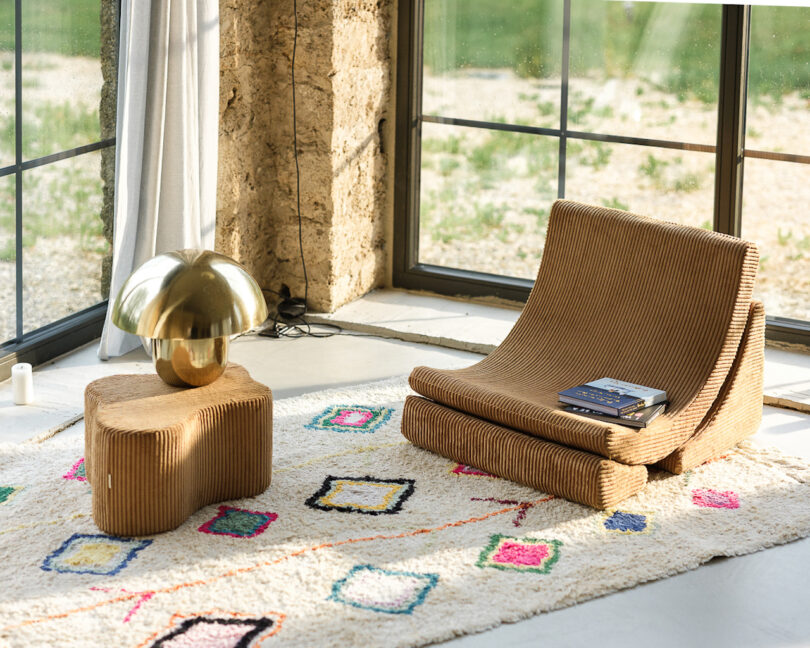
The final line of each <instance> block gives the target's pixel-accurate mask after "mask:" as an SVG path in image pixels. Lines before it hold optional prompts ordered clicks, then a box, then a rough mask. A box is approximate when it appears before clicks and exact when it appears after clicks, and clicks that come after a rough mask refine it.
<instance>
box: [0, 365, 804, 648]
mask: <svg viewBox="0 0 810 648" xmlns="http://www.w3.org/2000/svg"><path fill="white" fill-rule="evenodd" d="M407 393H409V390H408V387H407V384H406V382H405V380H404V379H399V380H394V381H387V382H384V383H376V384H371V385H365V386H360V387H354V388H351V389H346V390H333V391H329V392H322V393H320V394H316V395H311V396H306V397H300V398H293V399H288V400H282V401H279V402H277V403H276V404H275V416H274V459H273V465H274V472H273V482H272V485H271V486H270V488H268V489H267V491H265V492H264V493H262V494H261V495H259V496H257V497H253V498H248V499H241V500H236V501H229V502H222V503H218V504H212V505H210V506H206V507H204V508H203V509H201V510H200V511H198V512H197V513H195V514H194V515H193V516H192V517H191V518H190V519H189V520H188V521H187V522H186V523H185V524H183V525H182V526H181V527H180V528H178V529H177V530H175V531H172V532H169V533H164V534H159V535H154V536H150V537H143V538H120V537H114V536H110V535H107V534H104V533H102V532H101V531H100V530H99V529H98V528H97V527H96V526H95V525H94V524H93V519H92V516H91V515H90V510H91V492H90V488H89V486H88V484H87V482H86V480H85V478H84V466H83V457H82V454H83V444H82V442H81V440H80V439H62V440H60V439H59V438H58V437H57V438H55V439H51V440H48V441H45V442H43V443H41V444H22V445H14V446H5V447H2V448H0V582H2V584H3V585H2V588H0V644H2V645H9V646H15V647H16V646H62V647H64V646H82V647H83V648H87V647H89V646H105V647H108V646H122V647H124V646H130V647H133V648H134V647H136V646H137V647H157V646H161V647H163V648H168V647H171V648H180V647H185V646H195V647H205V646H216V647H217V648H227V647H237V646H238V647H241V648H246V647H249V646H250V647H253V646H266V647H272V646H417V645H423V644H426V643H431V642H436V641H441V640H444V639H449V638H451V637H454V636H458V635H461V634H465V633H470V632H476V631H480V630H484V629H486V628H489V627H492V626H495V625H498V624H499V623H502V622H505V621H516V620H519V619H521V618H525V617H527V616H531V615H533V614H537V613H540V612H544V611H548V610H553V609H556V608H561V607H565V606H568V605H572V604H574V603H576V602H579V601H584V600H586V599H590V598H593V597H596V596H600V595H603V594H607V593H609V592H613V591H616V590H619V589H622V588H626V587H631V586H633V585H635V584H638V583H642V582H644V581H649V580H652V579H657V578H662V577H664V576H668V575H671V574H675V573H678V572H682V571H685V570H688V569H693V568H695V567H697V566H699V565H700V564H701V563H703V562H705V561H707V560H709V559H710V558H712V557H714V556H731V555H739V554H744V553H749V552H753V551H756V550H758V549H762V548H764V547H768V546H771V545H774V544H778V543H783V542H788V541H790V540H793V539H796V538H799V537H802V536H806V535H808V534H810V506H808V505H807V502H808V501H810V499H809V498H810V464H809V463H808V462H805V461H803V460H799V459H795V458H789V457H786V456H784V455H781V454H779V453H778V452H776V451H772V450H761V449H755V448H753V447H752V446H744V447H741V448H739V449H736V450H734V451H732V452H729V453H728V454H727V455H726V456H725V457H722V458H721V459H718V460H716V461H714V462H711V463H709V464H706V465H704V466H702V467H700V468H698V469H696V470H693V471H691V472H689V473H686V474H684V475H670V474H666V473H653V474H652V475H651V479H650V483H649V485H648V486H647V488H646V489H645V490H644V491H643V492H642V493H640V494H639V495H637V496H635V497H633V498H631V499H629V500H627V501H626V502H625V503H624V504H622V505H621V506H620V507H619V508H617V509H614V510H610V511H596V510H593V509H590V508H587V507H584V506H580V505H578V504H573V503H571V502H567V501H565V500H563V499H559V498H555V497H553V496H550V495H548V494H546V493H541V492H537V491H534V490H531V489H529V488H525V487H522V486H519V485H517V484H514V483H511V482H508V481H505V480H503V479H498V478H496V477H494V476H492V475H488V474H486V473H484V472H482V471H479V470H476V469H475V468H472V467H469V466H465V465H460V464H457V463H454V462H451V461H448V460H447V459H444V458H442V457H439V456H436V455H433V454H431V453H429V452H427V451H425V450H422V449H419V448H416V447H414V446H412V445H410V444H409V443H407V442H406V441H405V439H404V438H403V437H402V436H401V435H400V433H399V423H400V414H401V410H402V402H403V400H404V397H405V395H406V394H407Z"/></svg>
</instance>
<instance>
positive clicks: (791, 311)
mask: <svg viewBox="0 0 810 648" xmlns="http://www.w3.org/2000/svg"><path fill="white" fill-rule="evenodd" d="M403 5H404V6H403ZM400 6H401V9H400V34H399V37H400V46H399V56H400V60H399V67H398V73H399V76H398V87H397V91H398V113H399V117H400V119H399V123H398V133H397V142H398V159H397V191H398V193H397V201H396V204H397V242H396V248H397V250H396V251H397V255H396V262H395V282H396V283H397V284H399V285H402V286H405V287H413V288H416V287H420V288H428V289H431V290H435V291H438V292H445V293H450V294H464V293H466V294H475V295H482V294H494V295H499V296H502V297H507V298H512V299H522V298H525V296H526V295H527V294H528V289H529V287H530V285H531V280H532V279H533V278H534V277H535V275H536V273H537V267H538V265H539V261H540V258H541V256H542V250H543V241H544V235H545V227H546V223H547V219H548V214H549V210H550V207H551V204H552V202H553V201H554V200H555V199H556V198H563V197H564V198H571V199H574V200H581V201H584V202H590V203H595V204H602V205H606V206H610V207H618V208H621V209H628V210H632V211H636V212H638V213H642V214H648V215H651V216H656V217H660V218H662V219H666V220H675V221H679V222H682V223H686V224H689V225H694V226H697V227H704V228H707V229H715V230H718V231H723V232H726V233H730V234H735V235H740V234H742V235H744V236H745V237H746V238H750V239H752V240H755V241H756V242H757V243H759V245H760V251H761V255H762V262H761V264H760V272H759V278H758V283H757V296H758V297H760V298H762V299H764V301H765V304H766V311H767V312H768V313H769V315H770V316H771V318H770V320H769V322H770V327H769V329H770V333H771V334H772V335H773V334H776V335H782V337H783V338H784V339H790V340H792V341H798V340H802V339H804V340H807V339H808V338H805V337H803V336H804V335H805V333H806V332H810V326H808V325H807V324H806V321H807V320H810V210H808V209H807V207H806V205H807V204H808V201H809V200H810V194H808V191H810V103H808V102H810V94H808V88H810V9H805V8H798V9H797V8H790V9H787V8H776V7H755V8H754V9H753V11H751V10H750V9H749V8H748V7H742V6H727V7H722V6H720V5H705V4H692V5H689V4H682V3H660V2H608V1H605V0H515V1H513V2H509V3H502V2H495V0H423V1H422V2H415V3H401V5H400ZM747 79H750V82H747ZM746 113H747V119H746ZM743 170H744V172H745V173H744V176H743ZM743 178H744V182H743Z"/></svg>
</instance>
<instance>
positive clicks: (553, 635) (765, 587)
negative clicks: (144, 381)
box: [0, 335, 810, 648]
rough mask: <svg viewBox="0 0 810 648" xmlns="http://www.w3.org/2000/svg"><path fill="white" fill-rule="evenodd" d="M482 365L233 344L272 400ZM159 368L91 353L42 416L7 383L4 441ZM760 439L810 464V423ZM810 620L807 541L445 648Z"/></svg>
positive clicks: (379, 352) (787, 642)
mask: <svg viewBox="0 0 810 648" xmlns="http://www.w3.org/2000/svg"><path fill="white" fill-rule="evenodd" d="M480 357H481V356H479V355H476V354H474V353H469V352H465V351H459V350H451V349H447V348H440V347H436V346H431V345H427V344H418V343H413V342H404V341H398V340H388V339H379V338H376V337H359V336H351V335H341V336H336V337H332V338H327V339H311V338H307V339H298V340H288V339H270V338H263V337H258V336H255V335H247V336H243V337H242V338H239V339H238V340H236V341H235V342H234V344H233V347H232V355H231V359H232V360H233V361H235V362H238V363H240V364H243V365H244V366H245V367H247V368H248V370H249V371H250V372H251V374H252V375H253V377H254V378H256V379H257V380H259V381H261V382H264V383H265V384H267V385H268V386H270V387H271V389H272V390H273V393H274V397H275V399H280V398H286V397H290V396H294V395H297V394H303V393H307V392H312V391H317V390H320V389H324V388H328V387H337V386H346V385H352V384H358V383H363V382H368V381H373V380H379V379H383V378H388V377H392V376H399V375H404V374H407V373H408V372H409V371H410V370H411V369H412V368H413V367H414V366H416V365H420V364H425V365H431V366H436V367H454V366H464V365H466V364H469V363H471V362H474V361H476V360H477V359H479V358H480ZM802 362H804V360H803V359H802ZM150 370H151V366H150V364H149V361H148V359H147V358H146V356H145V355H144V354H143V353H142V352H141V351H138V352H133V353H131V354H129V355H128V356H125V357H124V358H120V359H117V360H115V361H113V362H108V363H101V362H99V361H98V360H97V359H96V357H95V348H94V347H93V346H89V347H86V348H84V349H81V350H79V351H77V352H75V353H73V354H70V355H69V356H67V357H65V358H62V359H61V360H59V361H57V362H56V363H53V364H51V365H48V366H46V367H42V368H39V369H38V370H37V371H36V372H35V376H34V378H35V389H36V391H37V402H36V403H35V404H34V405H33V406H26V407H15V406H14V405H13V404H12V402H11V389H10V385H9V384H8V383H4V384H0V442H3V441H24V440H26V439H29V438H31V437H34V436H36V435H37V434H39V433H41V432H42V431H47V430H52V429H58V427H59V423H60V422H63V421H66V420H70V417H71V416H73V417H75V416H77V415H80V413H81V410H82V393H83V390H84V387H85V385H86V384H87V383H88V382H90V381H91V380H93V379H95V378H98V377H101V376H103V375H109V374H112V373H123V372H146V371H150ZM83 429H84V428H83V423H82V422H79V423H77V424H75V425H72V426H70V427H68V428H67V429H65V430H64V431H61V432H59V433H58V434H59V435H79V434H82V433H83ZM754 440H755V441H756V442H757V443H760V444H766V445H773V446H777V447H779V448H780V449H782V450H783V451H785V452H788V453H791V454H796V455H801V456H804V457H808V458H810V416H808V415H805V414H801V413H799V412H795V411H791V410H786V409H777V408H773V407H765V409H764V417H763V424H762V428H761V429H760V431H759V432H758V433H757V435H756V436H755V437H754ZM807 505H808V506H810V501H809V502H808V503H807ZM482 596H485V593H482ZM515 596H516V597H519V596H520V592H519V591H516V592H515ZM808 612H810V539H805V540H800V541H797V542H793V543H790V544H788V545H783V546H779V547H774V548H771V549H767V550H765V551H760V552H758V553H755V554H751V555H748V556H741V557H737V558H722V559H716V560H714V561H712V562H710V563H709V564H706V565H704V566H702V567H700V568H698V569H696V570H694V571H691V572H688V573H685V574H680V575H677V576H672V577H670V578H665V579H663V580H659V581H655V582H652V583H647V584H644V585H640V586H636V587H633V588H631V589H629V590H626V591H623V592H618V593H615V594H611V595H609V596H605V597H602V598H599V599H595V600H592V601H588V602H586V603H582V604H579V605H576V606H573V607H570V608H567V609H564V610H559V611H556V612H551V613H547V614H542V615H539V616H536V617H533V618H531V619H528V620H525V621H521V622H519V623H514V624H506V625H502V626H499V627H497V628H494V629H492V630H490V631H487V632H484V633H481V634H478V635H471V636H465V637H461V638H459V639H456V640H453V641H450V642H447V643H446V644H443V645H446V646H448V647H452V648H473V647H484V646H503V647H518V646H521V647H522V646H582V647H586V646H587V647H588V648H593V647H594V646H598V647H599V648H608V647H616V648H618V647H620V646H621V647H627V646H642V645H645V646H646V645H654V646H656V648H661V647H667V646H673V647H674V646H678V647H679V648H682V647H683V646H718V647H726V646H728V647H735V648H737V647H743V646H810V613H808Z"/></svg>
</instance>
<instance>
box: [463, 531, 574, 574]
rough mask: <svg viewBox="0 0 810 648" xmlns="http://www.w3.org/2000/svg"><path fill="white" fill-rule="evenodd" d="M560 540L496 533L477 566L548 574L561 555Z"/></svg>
mask: <svg viewBox="0 0 810 648" xmlns="http://www.w3.org/2000/svg"><path fill="white" fill-rule="evenodd" d="M560 547H562V542H561V541H560V540H540V539H537V538H513V537H510V536H505V535H501V534H500V533H496V534H494V535H492V536H491V537H490V540H489V544H488V545H487V546H486V548H485V549H484V550H483V551H482V552H481V554H480V555H479V556H478V561H477V562H476V563H475V564H476V566H478V567H481V568H482V569H483V568H484V567H494V568H495V569H504V570H514V571H526V572H535V573H537V574H547V573H548V572H550V571H551V567H552V566H553V565H554V563H556V562H557V560H558V559H559V557H560Z"/></svg>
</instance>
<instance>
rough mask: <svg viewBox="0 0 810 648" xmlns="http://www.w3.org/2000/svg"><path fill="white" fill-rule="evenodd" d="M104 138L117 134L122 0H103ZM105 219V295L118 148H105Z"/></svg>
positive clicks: (105, 292)
mask: <svg viewBox="0 0 810 648" xmlns="http://www.w3.org/2000/svg"><path fill="white" fill-rule="evenodd" d="M100 54H101V75H102V86H101V105H100V106H99V119H100V121H101V139H102V140H105V139H108V138H113V137H115V113H116V103H117V95H118V0H102V1H101V53H100ZM101 183H102V192H103V193H102V202H101V222H102V224H103V232H104V238H105V239H107V241H108V243H109V244H110V252H108V253H107V255H106V256H105V257H104V259H102V262H101V296H102V299H107V298H108V297H109V294H110V277H111V276H112V242H113V194H114V192H115V147H107V148H103V149H101Z"/></svg>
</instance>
